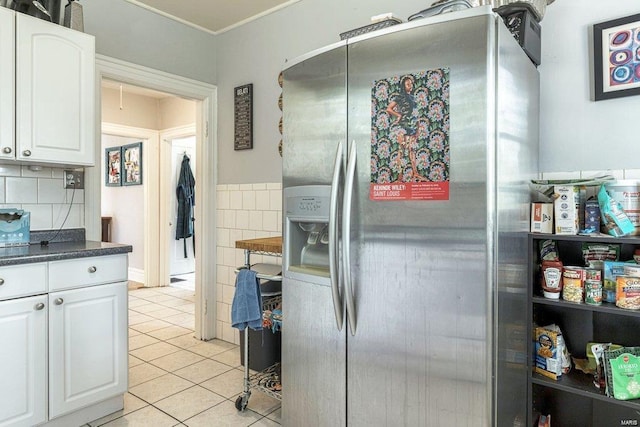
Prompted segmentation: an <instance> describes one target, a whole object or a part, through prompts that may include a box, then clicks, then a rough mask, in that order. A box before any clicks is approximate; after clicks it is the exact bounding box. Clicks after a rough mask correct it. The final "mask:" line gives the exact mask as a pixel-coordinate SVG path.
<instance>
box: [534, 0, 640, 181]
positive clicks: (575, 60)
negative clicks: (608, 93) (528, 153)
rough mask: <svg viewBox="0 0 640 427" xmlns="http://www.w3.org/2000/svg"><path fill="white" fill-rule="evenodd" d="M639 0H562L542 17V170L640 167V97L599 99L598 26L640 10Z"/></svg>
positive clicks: (554, 4)
mask: <svg viewBox="0 0 640 427" xmlns="http://www.w3.org/2000/svg"><path fill="white" fill-rule="evenodd" d="M639 11H640V8H639V4H638V1H637V0H616V1H598V0H559V1H557V2H555V3H553V4H552V5H550V6H549V7H548V8H547V14H546V16H545V18H544V20H543V21H542V27H543V28H542V38H543V42H542V64H541V66H540V67H539V70H540V75H541V79H540V81H541V84H540V86H541V105H540V110H541V120H540V138H541V150H540V169H541V171H543V172H545V171H567V170H569V171H573V170H584V169H628V168H637V167H638V162H637V159H638V156H639V155H640V144H638V143H639V142H640V139H639V138H638V135H637V131H636V128H637V126H636V124H637V120H638V119H637V118H638V113H639V112H640V96H632V97H625V98H618V99H610V100H605V101H598V102H594V101H592V100H591V99H592V98H593V85H592V83H591V79H592V75H593V72H592V66H591V51H592V44H593V42H592V40H591V36H590V30H591V27H592V25H593V24H596V23H599V22H604V21H609V20H612V19H617V18H621V17H624V16H628V15H633V14H637V13H638V12H639Z"/></svg>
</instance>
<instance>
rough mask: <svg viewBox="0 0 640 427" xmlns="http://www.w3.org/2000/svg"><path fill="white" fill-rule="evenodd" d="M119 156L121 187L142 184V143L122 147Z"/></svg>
mask: <svg viewBox="0 0 640 427" xmlns="http://www.w3.org/2000/svg"><path fill="white" fill-rule="evenodd" d="M120 156H121V159H122V185H140V184H142V142H136V143H135V144H129V145H123V146H122V152H121V154H120Z"/></svg>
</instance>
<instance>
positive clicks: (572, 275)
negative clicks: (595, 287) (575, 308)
mask: <svg viewBox="0 0 640 427" xmlns="http://www.w3.org/2000/svg"><path fill="white" fill-rule="evenodd" d="M584 276H585V269H584V268H583V267H569V266H567V267H565V268H564V271H563V272H562V299H563V300H565V301H570V302H582V301H583V299H584Z"/></svg>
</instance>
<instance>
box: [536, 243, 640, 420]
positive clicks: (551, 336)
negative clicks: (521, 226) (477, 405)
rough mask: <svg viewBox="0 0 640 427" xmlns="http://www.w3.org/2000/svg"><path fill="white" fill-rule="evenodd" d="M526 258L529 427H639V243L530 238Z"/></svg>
mask: <svg viewBox="0 0 640 427" xmlns="http://www.w3.org/2000/svg"><path fill="white" fill-rule="evenodd" d="M632 234H635V232H634V233H632ZM529 250H530V260H531V262H530V276H529V283H530V289H529V298H530V302H531V304H530V312H529V316H530V322H531V325H532V328H530V332H529V333H530V339H529V343H530V344H529V354H530V355H531V358H530V366H531V370H530V372H531V373H530V377H529V385H530V396H531V402H530V410H529V414H530V419H529V424H528V425H535V424H534V423H535V422H537V421H538V420H539V419H542V418H545V419H548V416H549V415H551V418H552V419H553V425H561V426H565V425H576V426H578V425H579V426H605V425H640V415H639V413H640V264H638V263H637V262H636V260H638V261H640V256H639V255H640V251H639V250H640V238H639V237H636V236H628V237H613V236H610V235H606V234H603V233H599V234H590V235H562V234H541V233H531V234H530V235H529ZM634 255H635V256H634ZM594 346H595V347H594ZM594 350H595V355H594ZM636 358H637V359H636ZM634 423H636V424H634Z"/></svg>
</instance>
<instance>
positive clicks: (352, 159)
mask: <svg viewBox="0 0 640 427" xmlns="http://www.w3.org/2000/svg"><path fill="white" fill-rule="evenodd" d="M348 159H349V161H348V163H347V174H346V177H345V183H344V200H343V202H342V203H343V204H342V262H343V267H344V268H343V271H344V299H345V301H346V303H347V318H348V319H349V329H350V330H351V335H355V334H356V308H355V305H354V302H353V292H352V283H351V244H350V240H351V201H352V199H353V181H354V178H355V174H356V142H355V141H353V142H352V143H351V148H350V150H349V157H348Z"/></svg>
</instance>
